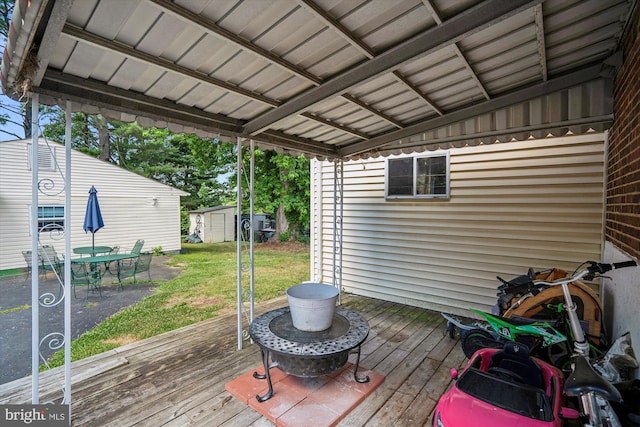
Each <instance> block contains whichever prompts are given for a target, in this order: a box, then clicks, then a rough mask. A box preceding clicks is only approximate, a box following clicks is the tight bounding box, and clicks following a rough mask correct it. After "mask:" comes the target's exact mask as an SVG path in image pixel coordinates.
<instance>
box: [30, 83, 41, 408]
mask: <svg viewBox="0 0 640 427" xmlns="http://www.w3.org/2000/svg"><path fill="white" fill-rule="evenodd" d="M38 104H39V97H38V94H37V93H34V94H33V95H32V98H31V221H30V222H31V256H32V258H31V403H32V404H34V405H37V404H39V403H40V395H39V388H40V384H39V381H40V374H39V367H40V358H39V355H40V320H39V319H40V302H39V300H38V297H39V286H38V280H39V277H40V271H39V257H38V180H39V177H38V125H39V123H38Z"/></svg>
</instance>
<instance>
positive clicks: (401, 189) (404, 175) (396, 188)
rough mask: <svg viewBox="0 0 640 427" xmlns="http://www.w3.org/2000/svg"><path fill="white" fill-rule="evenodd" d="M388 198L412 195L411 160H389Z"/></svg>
mask: <svg viewBox="0 0 640 427" xmlns="http://www.w3.org/2000/svg"><path fill="white" fill-rule="evenodd" d="M387 173H388V179H389V181H388V182H389V191H388V194H389V196H412V195H413V158H412V157H409V158H406V159H389V168H388V171H387Z"/></svg>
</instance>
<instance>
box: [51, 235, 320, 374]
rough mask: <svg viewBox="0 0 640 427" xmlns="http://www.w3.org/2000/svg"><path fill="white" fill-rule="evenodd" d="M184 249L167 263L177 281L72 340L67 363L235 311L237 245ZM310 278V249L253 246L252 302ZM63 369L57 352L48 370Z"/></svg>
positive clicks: (289, 246) (194, 246)
mask: <svg viewBox="0 0 640 427" xmlns="http://www.w3.org/2000/svg"><path fill="white" fill-rule="evenodd" d="M184 249H185V251H184V252H185V253H183V254H180V255H173V256H172V258H173V260H172V261H171V262H170V263H169V264H170V265H174V266H179V267H180V268H181V269H182V273H181V274H180V276H179V277H177V278H176V279H174V280H171V281H168V282H165V283H162V284H160V285H158V286H157V288H156V291H155V293H154V294H153V295H151V296H148V297H146V298H144V299H143V300H142V301H140V302H139V303H138V304H135V305H133V306H130V307H127V308H125V309H123V310H121V311H119V312H118V313H116V314H115V315H113V316H111V317H110V318H108V319H107V320H105V321H104V322H103V323H101V324H99V325H98V326H96V327H95V328H94V329H92V330H91V331H88V332H86V333H85V334H83V335H82V336H80V337H79V338H78V339H76V340H74V341H73V342H72V343H71V359H72V360H73V361H75V360H80V359H83V358H85V357H89V356H93V355H95V354H99V353H102V352H105V351H108V350H111V349H113V348H116V347H119V346H121V345H124V344H128V343H131V342H135V341H138V340H141V339H144V338H149V337H152V336H155V335H158V334H161V333H164V332H167V331H171V330H174V329H177V328H180V327H183V326H187V325H190V324H192V323H195V322H200V321H202V320H205V319H209V318H212V317H216V316H219V315H220V314H224V313H228V312H235V310H236V301H237V296H236V287H237V283H236V272H237V264H236V244H235V242H228V243H212V244H205V243H203V244H198V245H188V246H185V248H184ZM245 262H248V261H245ZM243 275H244V276H243V283H247V284H248V283H249V274H248V272H247V273H243ZM245 277H246V280H245ZM308 279H309V247H308V246H306V245H302V244H292V243H287V244H263V245H257V246H256V248H255V257H254V280H255V292H254V298H255V301H256V302H261V301H266V300H269V299H272V298H275V297H277V296H281V295H284V293H285V291H286V289H287V288H288V287H290V286H292V285H294V284H297V283H300V282H303V281H305V280H308ZM245 300H246V298H245ZM62 364H64V354H63V352H61V351H59V352H57V353H55V354H54V355H53V356H52V357H51V359H50V360H49V362H48V365H49V367H55V366H60V365H62Z"/></svg>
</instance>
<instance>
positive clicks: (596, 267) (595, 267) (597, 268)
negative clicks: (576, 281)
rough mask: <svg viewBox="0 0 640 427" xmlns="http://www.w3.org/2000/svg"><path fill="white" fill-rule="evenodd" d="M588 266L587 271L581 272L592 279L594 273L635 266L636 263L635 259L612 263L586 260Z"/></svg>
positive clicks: (588, 278)
mask: <svg viewBox="0 0 640 427" xmlns="http://www.w3.org/2000/svg"><path fill="white" fill-rule="evenodd" d="M588 264H590V265H589V267H587V268H586V271H587V273H586V274H583V275H582V277H585V278H586V279H587V280H590V279H593V277H594V276H595V275H596V274H602V273H606V272H607V271H612V270H617V269H619V268H626V267H636V266H637V265H638V263H637V262H636V261H635V260H629V261H623V262H614V263H612V264H604V263H599V262H594V261H588Z"/></svg>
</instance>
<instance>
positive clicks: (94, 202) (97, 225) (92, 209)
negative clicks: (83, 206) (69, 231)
mask: <svg viewBox="0 0 640 427" xmlns="http://www.w3.org/2000/svg"><path fill="white" fill-rule="evenodd" d="M102 227H104V221H103V220H102V213H100V205H99V204H98V190H96V187H94V186H93V185H92V186H91V189H90V190H89V200H87V210H86V212H85V213H84V224H83V226H82V228H84V231H85V233H86V232H89V231H90V232H91V247H92V248H94V247H95V238H96V231H98V230H100V229H101V228H102ZM92 255H93V254H92Z"/></svg>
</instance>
